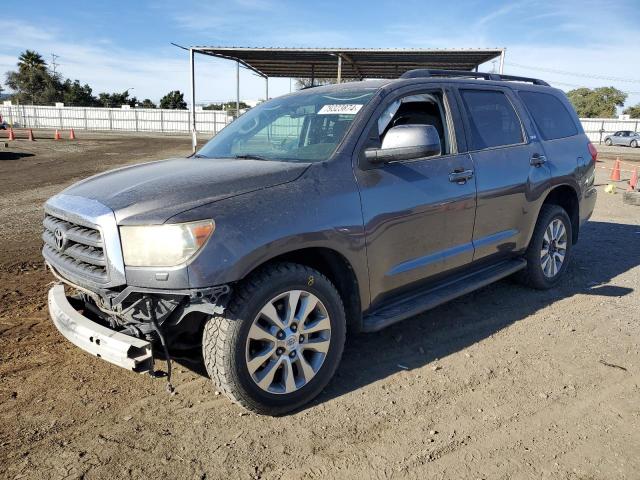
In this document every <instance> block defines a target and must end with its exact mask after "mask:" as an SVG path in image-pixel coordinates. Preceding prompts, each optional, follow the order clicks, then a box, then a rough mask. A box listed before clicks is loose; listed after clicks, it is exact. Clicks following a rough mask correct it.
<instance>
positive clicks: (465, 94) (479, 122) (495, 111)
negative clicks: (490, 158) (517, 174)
mask: <svg viewBox="0 0 640 480" xmlns="http://www.w3.org/2000/svg"><path fill="white" fill-rule="evenodd" d="M460 94H461V95H462V100H463V102H464V106H465V108H466V110H467V112H468V113H469V125H470V127H471V132H470V133H471V150H481V149H483V148H491V147H500V146H503V145H515V144H518V143H522V142H523V137H522V125H521V124H520V119H518V115H516V112H515V110H514V109H513V106H512V105H511V102H510V101H509V99H508V98H507V97H506V95H505V94H504V93H502V92H497V91H490V90H461V91H460Z"/></svg>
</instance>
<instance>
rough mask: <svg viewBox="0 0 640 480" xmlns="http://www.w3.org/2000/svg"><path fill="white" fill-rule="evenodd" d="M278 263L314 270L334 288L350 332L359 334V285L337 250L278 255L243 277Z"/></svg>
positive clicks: (316, 249) (343, 257)
mask: <svg viewBox="0 0 640 480" xmlns="http://www.w3.org/2000/svg"><path fill="white" fill-rule="evenodd" d="M280 262H292V263H297V264H300V265H305V266H307V267H310V268H313V269H315V270H317V271H319V272H320V273H322V274H323V275H324V276H326V277H327V278H328V279H329V280H330V281H331V283H333V285H334V286H335V287H336V289H337V290H338V293H339V294H340V296H341V298H342V302H343V303H344V308H345V315H346V318H347V326H348V328H349V329H350V330H355V331H360V328H361V325H362V302H361V295H360V282H359V280H358V277H357V275H356V273H355V270H354V268H353V266H352V265H351V263H350V262H349V260H347V258H346V257H345V256H344V255H342V254H341V253H340V252H338V251H337V250H334V249H332V248H328V247H306V248H301V249H297V250H291V251H288V252H285V253H281V254H279V255H276V256H274V257H271V258H269V259H268V260H265V261H263V262H262V263H260V264H259V265H256V266H255V267H253V269H252V270H251V271H249V272H247V273H246V275H244V276H243V278H246V277H248V276H250V275H251V274H253V273H254V272H256V271H258V270H260V269H262V268H265V267H266V266H268V265H272V264H274V263H280Z"/></svg>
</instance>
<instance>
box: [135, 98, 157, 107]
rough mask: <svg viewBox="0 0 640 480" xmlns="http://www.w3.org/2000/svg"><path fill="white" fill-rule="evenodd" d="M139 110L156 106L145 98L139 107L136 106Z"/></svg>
mask: <svg viewBox="0 0 640 480" xmlns="http://www.w3.org/2000/svg"><path fill="white" fill-rule="evenodd" d="M138 106H139V107H140V108H156V104H155V103H153V102H152V101H151V100H149V99H148V98H145V99H144V100H143V101H142V103H141V104H140V105H138Z"/></svg>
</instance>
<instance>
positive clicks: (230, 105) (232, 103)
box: [202, 100, 251, 111]
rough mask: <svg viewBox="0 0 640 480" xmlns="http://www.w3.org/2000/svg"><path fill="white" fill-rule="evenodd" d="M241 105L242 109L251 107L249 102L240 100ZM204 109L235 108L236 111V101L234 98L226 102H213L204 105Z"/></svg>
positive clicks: (226, 109)
mask: <svg viewBox="0 0 640 480" xmlns="http://www.w3.org/2000/svg"><path fill="white" fill-rule="evenodd" d="M239 105H240V110H243V109H247V108H251V107H250V106H249V105H248V104H246V103H244V102H243V101H240V104H239ZM202 109H203V110H224V111H228V110H233V111H235V109H236V102H235V100H232V101H230V102H224V103H211V104H209V105H206V106H204V107H202Z"/></svg>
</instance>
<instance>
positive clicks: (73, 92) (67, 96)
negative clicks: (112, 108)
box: [62, 79, 99, 107]
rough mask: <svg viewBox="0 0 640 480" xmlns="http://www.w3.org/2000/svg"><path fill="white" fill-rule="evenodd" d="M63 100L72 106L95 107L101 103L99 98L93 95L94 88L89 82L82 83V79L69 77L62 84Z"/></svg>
mask: <svg viewBox="0 0 640 480" xmlns="http://www.w3.org/2000/svg"><path fill="white" fill-rule="evenodd" d="M62 89H63V94H62V99H63V100H62V101H63V102H64V104H65V105H69V106H72V107H94V106H97V105H99V103H98V99H97V98H96V97H94V96H93V90H92V89H91V87H90V86H89V85H87V84H84V85H80V80H74V81H73V82H71V80H69V79H67V80H65V82H64V83H63V84H62Z"/></svg>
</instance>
